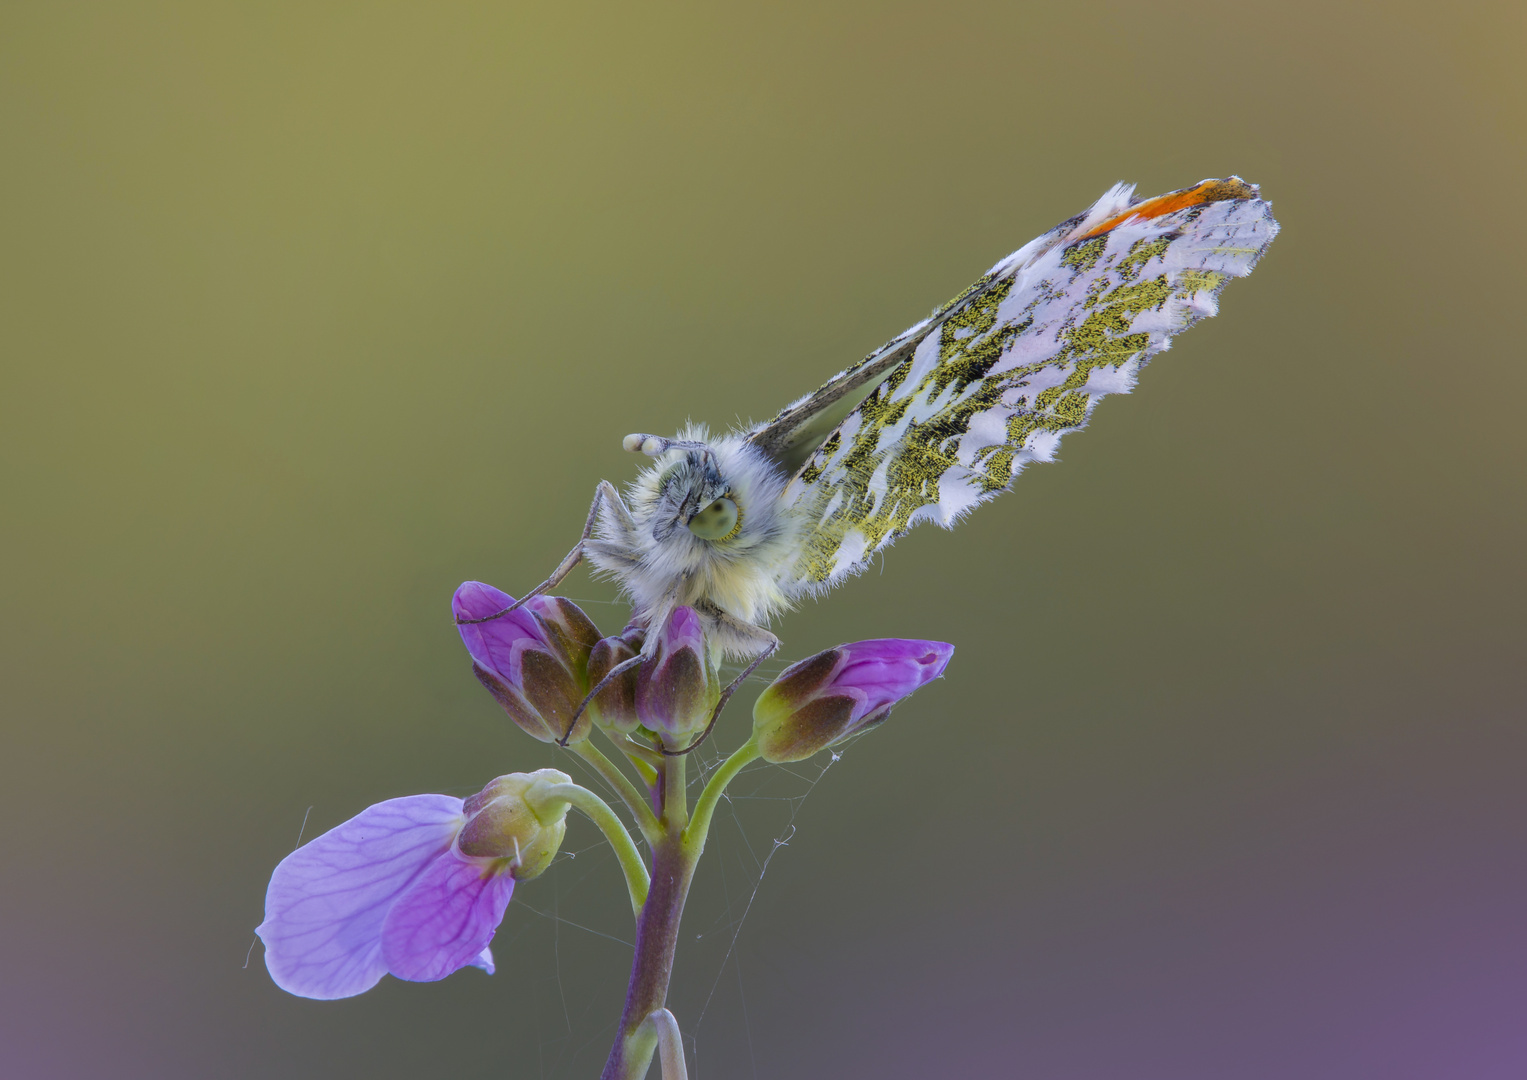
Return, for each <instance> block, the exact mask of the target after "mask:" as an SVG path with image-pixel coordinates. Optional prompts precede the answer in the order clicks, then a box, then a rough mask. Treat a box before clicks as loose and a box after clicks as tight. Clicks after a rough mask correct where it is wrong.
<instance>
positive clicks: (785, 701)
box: [753, 638, 954, 763]
mask: <svg viewBox="0 0 1527 1080" xmlns="http://www.w3.org/2000/svg"><path fill="white" fill-rule="evenodd" d="M953 654H954V646H953V645H946V644H944V643H943V642H941V641H908V640H905V639H902V638H881V639H879V640H875V641H857V642H854V643H853V644H850V645H839V646H838V647H837V648H836V649H828V650H827V651H826V652H820V653H817V654H816V655H815V656H808V657H807V658H806V659H804V660H801V661H799V662H797V663H794V664H791V665H790V666H789V667H787V668H786V669H785V670H784V671H783V672H781V673H780V676H779V678H777V679H775V680H774V681H773V682H772V683H770V684H769V686H768V688H767V689H765V690H764V692H763V693H762V694H760V695H759V696H758V701H757V703H755V704H754V706H753V736H754V738H755V739H756V740H757V743H758V748H759V750H760V752H761V753H762V756H763V757H764V759H765V760H767V761H772V762H775V763H783V762H788V761H802V760H804V759H806V758H809V757H810V756H811V755H812V754H815V753H816V752H817V751H818V750H822V749H825V748H826V747H828V746H831V745H832V744H833V743H835V742H839V741H841V740H843V739H846V738H848V737H849V736H850V735H854V734H857V733H858V732H860V731H864V730H866V729H867V728H870V727H873V726H874V725H875V724H878V723H880V722H881V721H882V720H884V719H885V718H886V717H887V716H889V715H890V714H891V708H892V707H893V706H894V705H896V704H897V703H898V702H900V701H901V700H902V699H904V698H906V697H907V696H908V695H910V694H911V693H912V692H913V691H914V690H916V689H918V688H919V687H921V686H924V685H926V684H927V683H929V682H931V681H932V680H934V679H936V678H938V677H939V676H940V675H942V674H943V673H944V668H945V666H946V665H947V664H948V663H949V658H950V656H952V655H953Z"/></svg>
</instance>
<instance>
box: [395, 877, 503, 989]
mask: <svg viewBox="0 0 1527 1080" xmlns="http://www.w3.org/2000/svg"><path fill="white" fill-rule="evenodd" d="M513 892H514V878H512V877H510V876H509V873H508V860H507V859H494V860H476V859H467V858H465V857H463V856H461V855H458V854H457V853H456V852H455V851H454V850H452V851H448V852H446V853H445V854H444V855H441V856H440V857H439V858H438V859H436V860H435V861H434V862H432V863H431V864H430V865H429V866H428V867H427V868H426V869H425V871H424V873H422V874H420V875H419V877H418V879H417V880H415V881H414V883H413V884H412V885H411V886H409V889H408V891H407V892H406V893H404V894H403V895H402V896H400V897H399V898H398V901H397V903H396V904H394V905H393V906H392V910H391V911H389V912H388V913H387V918H386V920H385V921H384V922H383V924H382V959H383V960H384V961H385V962H386V964H387V970H388V971H390V972H392V974H394V975H396V976H397V977H398V978H400V979H411V980H413V981H414V982H434V981H435V980H436V979H443V978H445V977H446V976H447V975H449V974H450V973H451V972H453V971H457V970H459V969H461V968H463V967H466V966H467V965H468V964H471V963H474V962H476V960H477V959H478V958H480V957H481V956H482V953H483V951H484V949H486V948H487V945H488V942H490V941H492V940H493V932H494V931H495V930H497V929H498V924H499V923H500V922H502V921H503V918H504V909H505V908H506V907H508V906H509V897H510V895H511V894H513ZM490 962H491V954H490Z"/></svg>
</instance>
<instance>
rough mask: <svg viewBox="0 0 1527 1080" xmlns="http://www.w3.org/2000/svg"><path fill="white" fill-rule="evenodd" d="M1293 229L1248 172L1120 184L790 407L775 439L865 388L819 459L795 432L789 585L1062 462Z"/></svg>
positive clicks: (834, 571)
mask: <svg viewBox="0 0 1527 1080" xmlns="http://www.w3.org/2000/svg"><path fill="white" fill-rule="evenodd" d="M1277 230H1278V225H1277V222H1276V221H1274V220H1273V217H1272V214H1271V211H1270V208H1269V206H1268V204H1267V203H1266V202H1264V201H1263V200H1262V199H1261V198H1260V197H1259V195H1258V192H1257V189H1256V188H1255V187H1253V186H1251V185H1249V184H1245V183H1243V182H1242V181H1240V180H1238V179H1235V178H1231V179H1230V180H1220V181H1205V182H1204V183H1203V184H1200V185H1198V186H1196V187H1194V188H1189V189H1184V191H1182V192H1173V193H1170V194H1169V195H1164V196H1160V197H1158V198H1156V199H1151V200H1145V201H1141V200H1137V199H1134V198H1133V197H1132V189H1129V188H1124V187H1119V188H1115V189H1114V190H1113V191H1110V192H1109V193H1108V194H1107V195H1105V196H1104V197H1103V199H1102V200H1100V201H1099V202H1098V204H1097V205H1095V206H1094V207H1093V208H1092V209H1091V210H1090V211H1088V212H1087V213H1086V214H1083V215H1080V216H1079V217H1076V218H1072V219H1071V220H1070V221H1067V222H1065V223H1063V224H1062V225H1060V226H1058V227H1057V228H1055V229H1053V230H1051V231H1050V232H1049V233H1046V234H1045V235H1044V236H1042V237H1040V238H1039V239H1038V240H1036V241H1034V242H1033V243H1031V244H1029V245H1027V246H1026V247H1024V248H1022V249H1020V250H1019V251H1017V252H1014V253H1013V254H1012V255H1010V256H1008V258H1006V259H1004V260H1002V261H1001V262H999V263H998V264H997V265H996V266H995V267H993V268H992V270H991V271H990V272H989V273H987V274H986V275H985V276H984V277H982V278H981V280H980V281H978V282H977V283H976V284H975V285H974V286H972V287H971V288H970V289H967V290H966V291H965V292H964V293H962V294H961V295H960V296H959V297H957V298H956V299H955V300H953V301H951V302H950V303H949V304H946V305H945V306H944V307H942V308H940V309H939V310H938V311H937V312H935V313H934V315H933V316H932V317H931V318H929V319H927V320H924V321H923V322H922V323H919V324H918V325H917V326H915V327H913V328H912V329H911V330H909V331H907V333H905V334H902V335H901V336H900V337H898V338H896V339H893V341H891V342H890V343H888V344H887V346H885V347H884V348H883V349H880V350H878V351H877V352H876V353H874V354H871V356H870V357H868V358H866V360H865V361H862V362H861V363H860V364H857V365H855V367H853V368H850V369H849V370H848V371H847V372H845V373H844V374H843V375H841V376H838V377H837V378H836V379H834V380H832V381H830V382H829V383H828V384H827V385H826V386H824V387H823V389H822V390H821V391H818V392H817V395H813V396H812V397H808V398H806V399H803V400H802V401H801V402H797V403H796V404H795V405H794V406H792V407H791V409H787V410H786V411H785V412H784V413H781V415H780V417H779V418H777V419H776V421H774V422H773V423H771V424H770V425H766V426H765V427H764V428H762V429H760V433H761V434H762V433H764V432H774V433H775V434H774V436H773V437H775V438H777V439H779V440H781V441H784V440H785V439H786V438H787V436H785V435H781V434H780V432H782V431H786V430H787V429H788V430H790V431H806V430H809V423H810V419H811V417H810V414H811V412H812V402H813V401H814V400H818V399H819V400H822V401H825V402H828V403H831V402H841V401H842V400H843V398H844V396H845V394H844V392H843V389H842V388H843V387H852V388H853V390H854V393H853V400H854V405H855V407H854V408H853V411H852V412H851V413H849V414H848V415H847V417H846V419H843V420H842V422H841V423H839V424H838V425H837V427H836V428H835V429H833V430H832V431H831V433H830V434H826V437H825V438H822V437H821V435H820V434H818V435H816V437H815V438H813V439H812V440H811V442H810V444H809V447H808V449H809V450H810V452H809V454H808V453H806V452H805V451H803V450H800V449H799V448H798V447H799V443H800V439H799V437H798V436H797V437H796V442H797V449H796V451H795V452H796V453H797V454H798V455H799V457H800V460H801V461H802V462H803V464H802V465H801V466H800V468H799V471H797V472H796V473H795V475H794V478H793V479H792V481H791V483H790V486H789V487H788V488H787V489H786V492H785V496H784V498H785V500H786V502H787V504H789V505H790V506H791V508H792V510H793V512H794V513H795V514H796V516H797V518H798V520H799V521H800V523H801V529H802V534H801V545H800V553H799V558H798V560H797V561H796V562H795V564H794V565H793V566H791V567H789V568H787V571H786V573H785V576H784V578H783V580H782V581H781V582H780V584H781V585H782V586H783V587H784V588H786V589H787V590H792V591H795V592H811V591H815V590H818V589H821V588H825V587H828V586H830V585H832V584H835V583H836V582H838V581H840V580H841V579H843V578H844V577H846V576H848V575H851V574H853V573H856V572H858V571H859V570H862V569H863V568H864V566H865V565H866V564H867V562H868V560H869V559H870V557H871V556H872V555H873V554H874V553H875V552H877V551H880V550H881V549H883V548H885V547H887V546H888V545H889V544H891V543H892V542H893V541H894V540H895V539H896V538H897V537H898V536H900V535H901V534H902V533H904V532H906V531H907V530H908V529H910V528H911V527H912V526H913V525H915V524H917V523H919V522H921V521H934V522H937V523H939V524H940V525H943V526H945V527H946V528H948V527H951V526H952V525H953V524H954V523H955V522H956V521H958V520H959V519H960V517H961V516H963V515H964V514H965V513H967V512H968V511H970V510H971V509H973V508H974V507H976V506H978V505H979V504H981V503H982V502H985V501H986V500H987V499H990V498H992V497H993V496H994V495H996V494H997V493H998V492H1000V491H1003V490H1005V489H1006V488H1007V487H1008V486H1009V485H1010V484H1011V482H1012V479H1013V477H1014V476H1015V475H1017V473H1018V472H1019V471H1020V470H1021V469H1022V468H1023V467H1024V466H1025V465H1027V464H1028V463H1029V462H1031V461H1048V460H1050V459H1052V458H1053V457H1054V455H1055V452H1056V449H1057V447H1058V445H1059V442H1060V439H1061V436H1063V435H1064V434H1066V433H1067V432H1069V431H1074V430H1076V429H1077V428H1080V427H1082V426H1083V425H1084V424H1085V423H1086V422H1087V419H1088V417H1089V416H1090V415H1091V414H1092V410H1093V408H1094V406H1095V405H1096V404H1097V402H1098V400H1099V399H1100V398H1102V397H1103V396H1104V395H1106V394H1115V393H1128V392H1129V390H1130V389H1131V388H1132V386H1133V385H1134V381H1135V377H1136V375H1137V374H1138V372H1139V370H1140V368H1141V367H1142V366H1143V365H1144V364H1145V363H1146V362H1147V361H1148V360H1149V359H1150V358H1151V357H1152V356H1154V355H1155V354H1156V353H1158V352H1160V351H1162V350H1163V349H1165V348H1167V347H1168V346H1169V345H1170V343H1171V338H1172V335H1173V334H1175V333H1178V332H1179V331H1181V330H1183V329H1185V328H1186V327H1188V326H1189V325H1191V324H1192V323H1193V322H1195V321H1196V320H1198V319H1200V318H1204V317H1207V316H1210V315H1213V314H1214V313H1215V311H1216V310H1217V299H1216V298H1217V296H1218V293H1219V291H1220V289H1221V288H1222V287H1223V286H1224V284H1225V282H1226V281H1228V280H1229V279H1230V278H1232V277H1244V276H1245V275H1246V274H1249V273H1250V272H1251V269H1252V267H1253V266H1254V265H1255V263H1256V261H1257V259H1258V258H1259V257H1260V255H1261V254H1262V252H1263V251H1264V250H1265V249H1266V247H1267V245H1268V244H1269V243H1270V242H1271V241H1272V238H1273V236H1274V235H1275V234H1276V233H1277ZM840 407H841V406H840ZM825 408H826V406H825V405H824V406H823V411H824V413H825ZM833 419H835V420H836V419H837V418H836V417H834V418H833ZM818 439H820V440H821V441H817V440H818ZM792 464H793V463H792Z"/></svg>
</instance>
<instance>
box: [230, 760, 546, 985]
mask: <svg viewBox="0 0 1527 1080" xmlns="http://www.w3.org/2000/svg"><path fill="white" fill-rule="evenodd" d="M569 780H570V777H568V776H567V775H566V774H565V773H560V772H557V771H556V770H553V769H542V770H540V771H539V772H536V773H530V774H526V773H511V774H509V775H508V776H501V777H499V778H498V779H497V780H494V781H493V782H492V783H490V784H489V785H488V786H487V787H486V788H484V789H483V790H482V791H481V792H479V793H478V794H476V795H474V796H472V797H471V798H470V799H467V800H466V801H465V802H463V801H462V800H461V799H456V798H452V797H451V796H449V795H409V796H406V797H404V798H401V799H388V800H387V801H386V802H381V803H377V804H376V805H375V806H371V807H368V808H367V809H365V810H363V811H361V812H360V813H359V814H357V815H356V816H355V817H353V818H351V819H350V820H349V821H346V822H344V823H343V824H341V825H338V826H336V827H334V828H333V829H330V830H329V831H328V832H326V833H324V834H323V835H322V836H320V837H318V838H317V839H315V840H311V841H309V842H308V843H306V844H304V845H302V847H300V848H298V849H297V850H296V851H294V852H292V853H291V854H290V855H288V856H287V857H286V858H284V859H282V860H281V862H280V864H279V865H278V866H277V867H276V871H275V873H274V874H272V875H271V879H270V887H269V888H268V889H267V890H266V893H265V921H264V922H262V923H261V924H260V925H259V926H258V927H256V928H255V933H257V934H259V935H260V938H261V940H263V941H264V942H265V966H266V967H267V968H268V969H269V970H270V974H271V978H273V979H275V981H276V985H277V986H279V987H281V989H283V990H286V991H287V992H289V993H292V994H297V995H298V996H300V997H307V998H319V999H324V1000H328V999H332V998H342V997H351V996H353V995H355V994H359V993H362V992H363V991H366V990H369V989H371V988H372V987H373V986H375V985H376V984H377V982H378V981H379V980H380V979H381V978H382V976H383V975H387V974H391V975H395V976H397V977H398V978H400V979H409V980H412V981H414V982H433V981H435V980H437V979H443V978H445V977H446V976H447V975H449V974H451V972H453V971H457V970H459V969H461V968H463V967H466V966H467V965H469V964H471V965H475V966H477V967H480V968H483V969H484V970H486V971H487V972H488V973H489V974H490V975H491V974H492V973H493V953H492V952H491V951H490V950H489V948H488V943H489V942H490V941H491V940H492V939H493V933H494V931H495V930H496V929H497V928H498V924H499V922H500V921H502V920H503V917H504V909H505V908H506V907H507V906H508V905H509V897H510V896H511V895H512V894H513V892H514V883H515V881H516V879H519V880H524V879H527V878H531V877H534V876H535V875H536V874H538V873H540V872H541V871H542V870H544V869H545V868H546V866H547V864H548V863H550V861H551V858H552V856H553V855H555V854H556V851H557V848H558V846H559V845H560V844H561V842H562V835H563V833H564V832H565V831H566V829H567V825H566V822H565V821H564V820H563V818H564V816H565V815H566V813H567V804H566V803H565V802H560V801H558V800H542V801H540V802H537V801H536V800H535V799H534V790H533V789H534V787H535V785H536V784H538V783H543V782H544V783H567V782H569Z"/></svg>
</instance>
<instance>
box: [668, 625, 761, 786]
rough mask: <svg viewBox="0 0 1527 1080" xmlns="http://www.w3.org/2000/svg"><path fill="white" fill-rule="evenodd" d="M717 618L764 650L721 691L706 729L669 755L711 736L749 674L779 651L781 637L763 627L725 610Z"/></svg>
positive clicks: (677, 754) (690, 748) (679, 752)
mask: <svg viewBox="0 0 1527 1080" xmlns="http://www.w3.org/2000/svg"><path fill="white" fill-rule="evenodd" d="M716 619H717V621H718V622H720V623H721V624H722V625H723V626H725V627H726V629H727V630H729V631H730V632H731V633H733V634H736V635H738V636H740V637H746V638H751V639H752V640H754V641H756V642H760V643H761V644H762V647H763V651H762V652H760V653H759V654H758V655H757V656H755V657H754V658H753V662H752V663H750V664H749V665H748V666H747V667H745V668H743V669H742V674H740V675H738V676H737V677H736V678H735V679H733V680H732V681H731V682H730V683H728V684H727V685H726V687H725V689H723V690H722V691H721V697H720V698H719V699H718V700H717V702H716V707H715V709H714V710H712V712H711V714H710V723H708V724H706V725H705V730H704V731H702V732H700V734H699V735H698V736H697V737H696V738H695V739H694V740H693V741H692V742H691V743H690V744H689V745H688V746H686V747H685V748H684V749H682V750H669V749H666V748H664V750H663V753H664V754H666V755H667V756H668V757H678V756H680V755H682V754H689V753H693V752H694V750H695V749H696V748H697V747H698V746H699V745H700V744H701V743H703V742H704V741H705V740H706V739H708V738H710V733H711V729H713V728H714V727H715V726H716V721H717V720H718V719H720V717H721V710H722V709H724V708H726V703H727V702H728V701H730V700H731V698H732V695H733V694H735V693H736V692H737V690H738V689H739V688H740V687H741V686H742V684H743V683H745V682H747V681H748V676H750V675H752V674H753V672H755V671H757V670H758V665H760V664H762V663H763V662H764V661H765V660H767V659H769V657H771V656H773V655H774V654H775V653H776V652H778V651H779V646H780V641H779V638H777V637H775V636H774V635H773V634H771V633H770V632H769V631H767V630H765V629H764V628H763V627H761V626H754V625H753V624H752V623H747V622H743V621H742V620H741V619H737V618H733V617H732V616H731V615H728V614H727V613H726V612H724V611H723V612H718V613H717V615H716Z"/></svg>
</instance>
